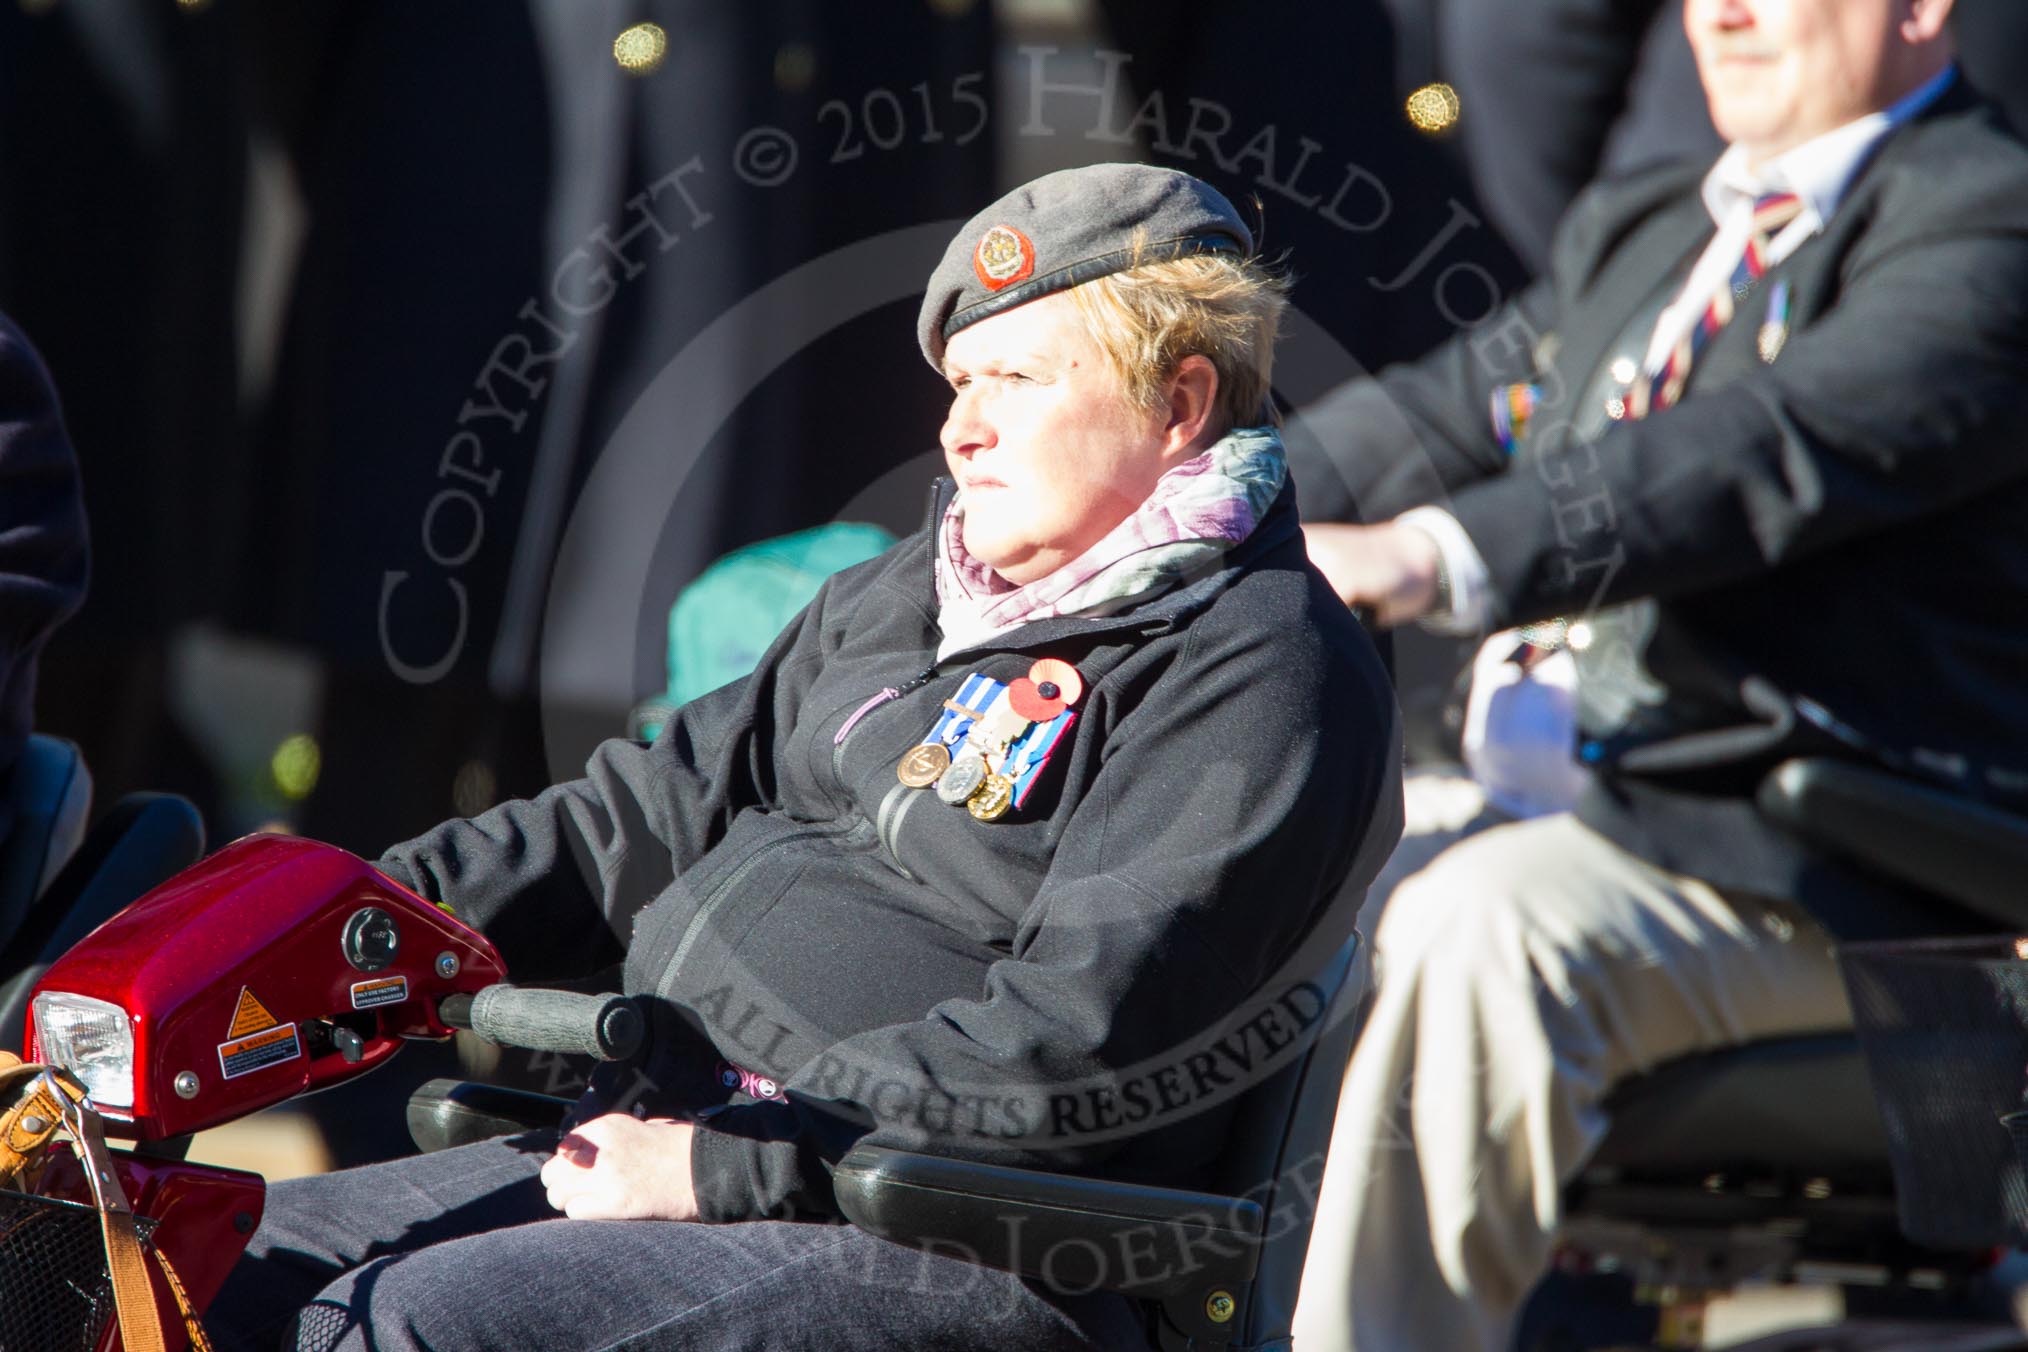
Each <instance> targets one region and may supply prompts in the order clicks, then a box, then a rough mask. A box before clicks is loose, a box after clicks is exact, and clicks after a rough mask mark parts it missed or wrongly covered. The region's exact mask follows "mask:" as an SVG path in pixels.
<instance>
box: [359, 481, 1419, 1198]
mask: <svg viewBox="0 0 2028 1352" xmlns="http://www.w3.org/2000/svg"><path fill="white" fill-rule="evenodd" d="M948 494H949V488H948V485H940V488H939V492H938V493H937V494H936V495H935V498H934V501H933V503H932V516H931V521H932V522H934V521H935V520H936V519H937V515H938V514H939V513H941V511H942V509H943V506H944V504H945V502H946V501H947V500H948ZM932 548H933V545H932V533H931V532H930V531H929V530H928V529H925V530H924V531H921V532H918V533H917V534H916V535H914V536H912V537H910V538H909V539H907V540H904V541H902V542H901V543H899V544H897V545H896V546H895V547H894V548H893V549H891V550H889V551H888V552H887V553H885V554H883V555H882V556H880V557H879V558H876V559H873V560H870V561H868V562H867V563H864V564H861V565H859V566H857V567H854V568H851V569H848V570H846V571H845V572H843V573H840V574H838V575H837V576H835V577H833V578H832V579H831V580H830V581H829V582H828V583H827V584H826V585H825V587H824V588H823V590H822V591H821V592H820V593H819V595H818V597H817V599H816V600H815V601H814V602H812V603H811V605H810V606H809V608H808V609H807V610H806V611H804V613H803V614H802V615H801V616H799V617H798V618H797V619H796V620H795V621H794V622H792V623H791V624H790V625H789V627H788V628H787V629H786V630H785V631H784V632H783V633H782V635H781V636H780V637H779V638H778V639H777V640H776V642H775V643H774V645H773V646H772V647H771V648H770V649H769V650H768V652H767V654H766V655H765V656H764V657H763V658H762V660H761V663H760V665H759V667H758V668H757V669H756V670H755V671H754V673H753V674H752V675H750V676H748V677H746V678H744V679H742V680H740V681H736V682H734V683H733V684H731V685H728V686H726V687H724V688H723V689H720V690H718V691H716V692H714V693H712V694H709V695H706V696H704V697H702V698H700V699H698V700H695V701H693V702H692V703H690V704H688V705H686V706H685V707H684V708H683V709H682V710H680V711H679V712H678V714H677V715H676V716H675V717H674V718H673V719H672V720H671V722H670V723H669V725H668V726H667V727H666V728H665V729H664V731H663V733H662V735H661V736H660V737H659V738H658V739H657V740H656V741H655V742H654V743H653V744H652V745H642V744H639V743H633V742H626V741H613V742H608V743H606V744H605V745H603V746H602V747H600V748H599V750H598V751H597V752H596V753H595V754H594V755H593V756H592V758H591V761H590V764H589V765H588V766H587V767H586V775H585V778H583V779H580V780H578V781H576V782H574V783H569V784H562V785H558V786H556V787H554V788H551V789H549V790H547V791H545V792H544V793H543V794H541V795H540V796H538V797H536V798H534V799H531V800H529V801H525V802H516V803H508V804H506V805H503V806H501V807H498V808H495V809H493V810H492V811H490V812H487V813H486V814H484V815H483V816H480V817H477V818H474V819H472V820H469V821H453V822H449V823H446V824H444V825H442V826H440V827H438V828H436V829H435V830H433V831H431V832H429V833H428V834H426V835H424V836H421V837H419V838H417V839H416V840H413V841H410V842H409V843H407V844H405V845H401V846H398V847H396V848H395V849H394V850H392V851H390V852H389V853H388V855H387V856H386V858H385V859H384V860H383V861H382V865H381V866H382V867H383V868H384V869H385V870H387V871H388V872H389V873H390V874H391V875H393V876H395V877H397V878H398V879H401V880H403V881H405V882H408V883H409V884H410V885H412V886H414V887H416V889H417V890H418V891H420V892H422V893H423V894H424V895H425V896H428V897H429V898H430V899H432V900H437V901H442V902H444V903H445V904H447V905H449V906H450V907H451V908H452V909H453V910H454V911H455V913H456V914H458V915H459V916H460V917H462V918H463V919H465V920H466V921H468V922H469V923H472V924H474V925H476V926H477V927H479V928H481V929H482V930H484V931H485V933H487V934H488V935H489V936H490V937H491V938H492V939H493V940H494V941H495V942H496V943H497V944H498V945H499V946H500V948H501V951H502V952H503V954H504V955H505V957H506V958H507V961H508V963H509V966H510V970H512V971H513V972H514V973H515V975H516V976H517V977H518V978H520V979H523V980H526V979H530V978H536V977H543V976H555V975H564V974H568V973H572V972H582V971H589V970H593V969H596V968H597V967H598V966H600V965H601V964H603V963H609V962H611V961H612V960H613V959H614V958H616V957H618V956H620V955H621V954H622V953H624V956H625V973H626V977H625V985H626V989H627V991H628V992H629V993H630V994H634V995H636V996H638V997H641V998H642V999H643V1001H644V1003H646V1004H647V1006H648V1007H649V1010H650V1013H651V1025H652V1027H653V1029H654V1033H653V1036H652V1038H651V1043H652V1045H651V1047H650V1049H649V1050H648V1051H647V1052H646V1053H644V1055H643V1058H642V1060H641V1062H640V1064H639V1065H637V1066H636V1067H633V1068H631V1069H630V1070H628V1071H623V1072H621V1073H619V1074H609V1075H605V1076H603V1077H602V1078H601V1079H600V1080H598V1081H596V1082H595V1084H594V1090H595V1092H597V1093H598V1094H599V1095H600V1096H601V1098H602V1099H603V1101H604V1102H605V1104H607V1105H609V1106H610V1105H615V1104H629V1105H630V1104H634V1103H639V1104H641V1105H643V1106H644V1107H645V1108H647V1109H649V1110H652V1111H655V1112H658V1113H662V1112H667V1113H671V1114H677V1115H683V1116H690V1117H694V1118H696V1119H697V1120H699V1122H700V1126H699V1130H698V1131H697V1133H696V1136H695V1144H694V1146H693V1151H692V1163H693V1170H694V1174H695V1179H696V1187H697V1193H698V1198H699V1204H700V1207H701V1210H702V1212H703V1216H704V1219H706V1220H739V1219H749V1218H762V1217H781V1216H791V1215H804V1216H808V1215H823V1214H828V1213H831V1212H833V1211H835V1205H834V1203H833V1201H832V1197H831V1192H830V1179H829V1166H830V1165H832V1164H835V1162H836V1161H837V1159H838V1158H839V1156H840V1155H841V1154H842V1153H843V1152H844V1151H845V1150H846V1149H848V1148H849V1147H850V1146H851V1144H852V1143H853V1142H854V1141H855V1140H857V1139H859V1138H861V1137H864V1136H868V1135H869V1134H870V1137H871V1139H873V1140H875V1141H877V1142H880V1143H882V1144H892V1145H898V1146H902V1147H905V1148H911V1149H929V1150H936V1151H940V1152H943V1153H947V1154H957V1155H963V1156H968V1157H972V1158H978V1159H986V1160H991V1161H997V1162H1001V1163H1010V1164H1030V1165H1036V1166H1043V1167H1053V1168H1061V1169H1073V1170H1094V1169H1095V1168H1096V1166H1098V1165H1099V1164H1100V1163H1101V1162H1102V1161H1103V1162H1104V1165H1105V1167H1104V1170H1103V1172H1105V1173H1107V1174H1109V1175H1111V1176H1114V1177H1124V1178H1139V1179H1145V1180H1161V1181H1170V1182H1176V1183H1182V1182H1186V1181H1189V1180H1192V1179H1194V1178H1195V1177H1197V1171H1198V1170H1199V1169H1200V1168H1201V1166H1203V1165H1204V1164H1205V1163H1206V1162H1207V1161H1208V1160H1209V1159H1210V1158H1211V1157H1212V1156H1213V1154H1214V1153H1215V1151H1216V1149H1217V1146H1218V1144H1219V1142H1220V1140H1221V1139H1222V1137H1223V1133H1224V1129H1225V1124H1226V1120H1227V1112H1226V1110H1227V1109H1229V1107H1230V1104H1231V1098H1232V1091H1233V1090H1234V1089H1235V1088H1236V1087H1238V1086H1239V1085H1241V1084H1243V1083H1245V1082H1247V1081H1248V1080H1249V1078H1250V1077H1253V1076H1257V1075H1258V1074H1259V1073H1261V1072H1262V1071H1263V1070H1264V1069H1266V1068H1268V1067H1270V1066H1271V1065H1272V1064H1273V1063H1275V1062H1276V1061H1277V1060H1278V1059H1279V1058H1280V1057H1281V1056H1283V1055H1286V1054H1289V1053H1288V1049H1289V1047H1290V1046H1291V1045H1292V1043H1293V1042H1295V1041H1296V1040H1297V1038H1296V1035H1297V1034H1298V1033H1299V1032H1300V1031H1301V1030H1302V1029H1303V1028H1304V1027H1306V1026H1307V1025H1308V1024H1309V1023H1310V1022H1312V1021H1314V1018H1315V1017H1316V1012H1317V1011H1316V1009H1315V1004H1316V1002H1315V1000H1314V999H1313V998H1311V994H1310V992H1309V991H1308V990H1307V988H1305V986H1304V985H1303V982H1302V978H1303V976H1304V975H1305V974H1306V972H1307V971H1308V970H1311V964H1312V962H1313V960H1314V958H1315V956H1316V954H1317V953H1318V952H1319V951H1321V950H1328V949H1330V948H1334V947H1335V946H1336V944H1337V942H1338V941H1340V940H1342V937H1343V936H1344V934H1345V933H1346V932H1347V931H1348V930H1349V928H1350V925H1351V920H1352V910H1353V909H1355V908H1356V902H1357V898H1358V896H1359V895H1360V894H1361V893H1362V892H1363V889H1364V885H1365V883H1366V882H1368V881H1370V879H1371V876H1372V873H1373V871H1374V870H1376V869H1377V868H1378V866H1379V864H1380V862H1381V861H1382V860H1384V859H1385V857H1386V854H1387V852H1388V850H1389V849H1391V847H1392V845H1393V842H1394V840H1395V838H1396V837H1397V835H1398V834H1399V831H1400V784H1399V769H1398V764H1397V762H1398V757H1399V728H1398V718H1397V713H1396V710H1395V707H1394V701H1393V696H1392V694H1391V691H1390V689H1389V685H1388V681H1387V677H1386V674H1385V672H1384V670H1383V668H1382V665H1381V663H1380V661H1379V659H1378V658H1377V656H1376V654H1375V652H1374V649H1373V647H1372V645H1371V644H1370V643H1369V642H1368V640H1367V638H1366V637H1365V635H1364V634H1363V633H1362V632H1361V631H1360V630H1359V628H1358V626H1357V625H1356V624H1355V623H1354V622H1353V621H1352V620H1351V619H1350V618H1349V617H1348V615H1347V614H1346V611H1345V608H1344V606H1342V605H1341V604H1339V603H1338V601H1337V600H1336V598H1334V597H1333V596H1332V594H1331V593H1330V591H1329V590H1328V588H1327V587H1326V586H1325V585H1324V583H1323V580H1322V579H1321V577H1319V576H1318V575H1317V574H1316V573H1315V571H1314V570H1312V569H1311V568H1310V567H1309V565H1308V563H1307V561H1306V559H1305V557H1304V552H1303V545H1302V539H1301V536H1300V534H1299V532H1298V530H1297V526H1296V511H1295V504H1294V500H1293V491H1292V490H1290V491H1285V492H1284V493H1283V494H1282V496H1281V498H1280V500H1278V501H1277V503H1276V504H1275V506H1274V507H1273V509H1272V510H1271V511H1270V513H1269V514H1268V516H1267V517H1266V519H1264V520H1263V521H1262V523H1261V525H1260V526H1259V528H1258V529H1257V530H1256V531H1255V532H1254V534H1253V536H1252V537H1250V538H1249V539H1248V540H1247V541H1245V542H1244V543H1242V544H1241V545H1240V546H1239V547H1238V548H1237V549H1235V550H1234V551H1233V552H1232V553H1230V554H1229V555H1228V556H1227V557H1226V558H1225V559H1224V561H1223V563H1222V564H1221V565H1220V566H1219V567H1218V568H1217V569H1216V570H1215V571H1212V572H1210V573H1207V574H1206V575H1204V576H1202V577H1199V578H1196V579H1194V580H1192V581H1189V582H1188V583H1187V584H1185V585H1183V586H1181V587H1179V588H1178V589H1176V590H1173V591H1171V592H1169V593H1168V594H1166V595H1164V596H1161V597H1159V598H1157V599H1155V600H1153V601H1151V602H1148V603H1146V604H1143V605H1141V606H1139V607H1136V608H1134V609H1132V610H1129V611H1127V612H1125V613H1122V614H1119V615H1115V616H1111V617H1107V618H1104V619H1055V620H1048V621H1043V622H1039V623H1036V624H1032V625H1028V626H1025V627H1022V628H1019V629H1016V630H1014V631H1012V632H1009V633H1006V634H1003V635H1000V636H999V637H997V638H994V639H992V640H990V641H989V642H988V643H986V644H983V645H980V646H978V647H975V648H972V649H968V650H965V651H962V652H958V653H955V654H953V655H951V656H950V657H949V658H947V659H945V660H942V661H939V660H938V659H937V657H936V650H937V647H938V644H939V642H940V639H941V634H940V632H939V630H938V627H937V606H936V596H935V587H934V583H933V577H932V564H933V555H932ZM1042 657H1053V658H1060V659H1062V660H1065V661H1068V662H1070V663H1072V664H1073V665H1075V666H1076V667H1077V669H1078V671H1079V672H1080V673H1081V674H1082V676H1083V678H1084V682H1085V690H1084V693H1083V696H1082V698H1081V699H1080V700H1079V701H1078V704H1077V706H1076V711H1077V718H1076V721H1075V722H1074V723H1073V724H1072V726H1071V727H1070V728H1069V731H1068V732H1067V733H1066V734H1065V735H1064V737H1063V738H1062V740H1061V741H1060V742H1059V743H1058V744H1057V745H1056V748H1055V750H1054V752H1053V753H1052V755H1051V756H1050V759H1049V761H1048V763H1047V765H1046V766H1045V768H1044V769H1043V771H1042V773H1041V775H1040V777H1039V778H1038V780H1037V781H1036V783H1035V787H1034V789H1033V791H1032V793H1031V794H1030V796H1029V797H1028V799H1027V801H1026V802H1025V803H1024V804H1023V805H1022V806H1020V807H1018V808H1016V809H1015V810H1013V811H1012V812H1010V813H1008V814H1007V815H1006V816H1005V817H1003V818H1001V819H1000V820H998V821H990V822H989V821H980V820H976V819H974V817H973V816H972V815H971V814H970V813H969V812H968V811H966V810H965V809H964V808H963V807H954V806H951V805H949V804H946V803H944V802H942V801H941V800H939V799H938V798H937V796H936V795H935V793H934V792H933V791H931V790H925V789H912V788H908V787H906V786H904V785H902V784H901V783H900V782H899V780H898V779H897V778H896V773H895V771H896V764H897V762H898V761H899V759H900V757H901V756H902V755H903V753H904V752H906V751H907V750H908V749H909V748H910V747H911V746H912V745H914V744H915V743H916V742H918V741H920V740H922V739H923V738H924V737H925V736H926V735H927V734H928V733H929V730H930V728H931V726H932V724H933V723H934V722H935V721H936V719H937V717H938V715H939V713H940V712H941V711H942V709H943V706H944V701H945V700H947V699H950V698H951V697H953V696H954V695H955V694H956V693H957V691H958V688H959V686H960V684H961V683H962V681H963V680H964V678H965V677H966V676H967V675H968V674H969V673H973V672H979V673H983V674H985V675H987V676H990V677H992V678H994V679H996V680H999V681H1003V682H1004V681H1010V680H1012V679H1014V678H1016V677H1019V676H1021V675H1023V674H1025V673H1026V672H1027V670H1028V668H1029V667H1030V665H1031V664H1032V663H1033V662H1034V661H1036V660H1037V659H1038V658H1042ZM1348 874H1349V875H1350V876H1351V878H1352V884H1353V885H1352V886H1351V887H1350V888H1347V887H1345V886H1344V884H1345V883H1346V880H1347V877H1348ZM1334 903H1337V904H1334ZM721 1062H725V1063H731V1067H733V1068H738V1069H744V1070H746V1071H748V1072H749V1077H748V1078H747V1080H746V1087H747V1089H748V1090H749V1091H752V1090H753V1087H754V1085H755V1083H756V1081H755V1080H754V1079H753V1078H752V1077H754V1076H760V1077H766V1079H767V1080H769V1081H772V1082H773V1085H778V1086H780V1088H781V1089H782V1090H783V1091H785V1094H784V1096H783V1097H782V1098H780V1099H772V1098H770V1097H768V1095H767V1092H766V1090H767V1088H770V1087H773V1086H772V1085H771V1086H766V1087H763V1088H762V1089H761V1090H760V1091H759V1095H758V1097H757V1096H756V1094H755V1093H754V1092H741V1093H734V1094H731V1095H729V1096H728V1093H727V1090H726V1088H724V1087H720V1086H721V1079H720V1077H721V1076H724V1075H726V1074H727V1073H728V1067H727V1066H726V1065H724V1064H721ZM728 1098H729V1099H730V1102H729V1103H728Z"/></svg>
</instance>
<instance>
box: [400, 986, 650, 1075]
mask: <svg viewBox="0 0 2028 1352" xmlns="http://www.w3.org/2000/svg"><path fill="white" fill-rule="evenodd" d="M437 1017H438V1018H440V1019H442V1020H443V1021H444V1023H445V1024H446V1025H448V1026H449V1027H452V1028H464V1029H468V1030H469V1031H471V1032H472V1033H474V1034H476V1035H477V1036H479V1037H480V1038H483V1039H484V1040H485V1041H487V1042H491V1043H493V1044H495V1045H496V1046H501V1047H525V1048H527V1049H528V1050H529V1051H538V1052H572V1053H576V1054H578V1055H582V1056H591V1057H596V1058H597V1059H599V1060H601V1061H624V1060H625V1059H627V1058H628V1057H630V1056H632V1055H633V1054H634V1053H635V1052H637V1051H639V1050H640V1049H641V1036H642V1034H643V1033H644V1032H645V1031H646V1025H645V1024H644V1023H643V1021H642V1018H641V1010H640V1006H638V1005H636V1004H635V1003H634V1002H633V1001H632V1000H630V999H628V998H627V997H626V996H624V995H580V994H578V993H577V992H576V991H555V990H543V989H541V988H540V987H535V986H511V985H507V984H505V983H502V984H500V985H496V986H487V987H485V988H483V989H482V990H480V991H479V992H478V993H477V994H474V995H462V994H461V995H447V996H445V997H444V998H443V999H442V1000H441V1001H439V1002H438V1004H437Z"/></svg>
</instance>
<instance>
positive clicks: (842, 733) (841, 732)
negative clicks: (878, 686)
mask: <svg viewBox="0 0 2028 1352" xmlns="http://www.w3.org/2000/svg"><path fill="white" fill-rule="evenodd" d="M900 693H901V691H899V690H897V689H895V688H894V687H893V686H891V685H890V686H888V687H886V688H885V689H883V690H882V691H881V692H880V693H879V694H877V695H875V696H874V697H873V698H872V699H870V700H868V701H866V703H864V704H862V705H860V706H859V707H858V708H857V709H854V710H853V711H852V717H850V718H848V719H846V720H845V724H844V726H843V727H841V728H839V729H838V735H837V736H836V737H833V738H832V739H831V745H832V746H843V745H844V744H845V739H846V738H847V737H849V736H851V734H852V729H854V728H856V727H858V726H859V720H860V719H862V718H864V717H866V715H868V714H870V713H872V712H873V711H874V710H875V709H878V708H879V707H880V706H881V705H883V704H885V703H887V702H888V701H889V700H891V699H893V698H894V697H895V696H896V695H899V694H900Z"/></svg>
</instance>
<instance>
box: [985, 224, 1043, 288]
mask: <svg viewBox="0 0 2028 1352" xmlns="http://www.w3.org/2000/svg"><path fill="white" fill-rule="evenodd" d="M972 269H973V271H975V272H977V273H978V274H979V281H980V283H981V284H982V285H984V286H985V287H986V289H987V290H989V291H998V290H999V289H1000V288H1001V287H1003V286H1012V285H1014V283H1016V282H1020V281H1026V280H1027V279H1028V278H1029V277H1030V276H1031V275H1032V274H1033V273H1034V271H1035V245H1034V244H1032V243H1031V242H1030V241H1029V239H1028V236H1026V235H1024V234H1022V233H1021V232H1020V231H1019V230H1016V229H1015V228H1014V227H1013V226H1011V225H996V226H994V227H993V228H992V229H990V230H988V231H987V232H986V233H985V234H983V235H981V236H979V245H978V247H977V248H976V249H974V250H973V251H972Z"/></svg>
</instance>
